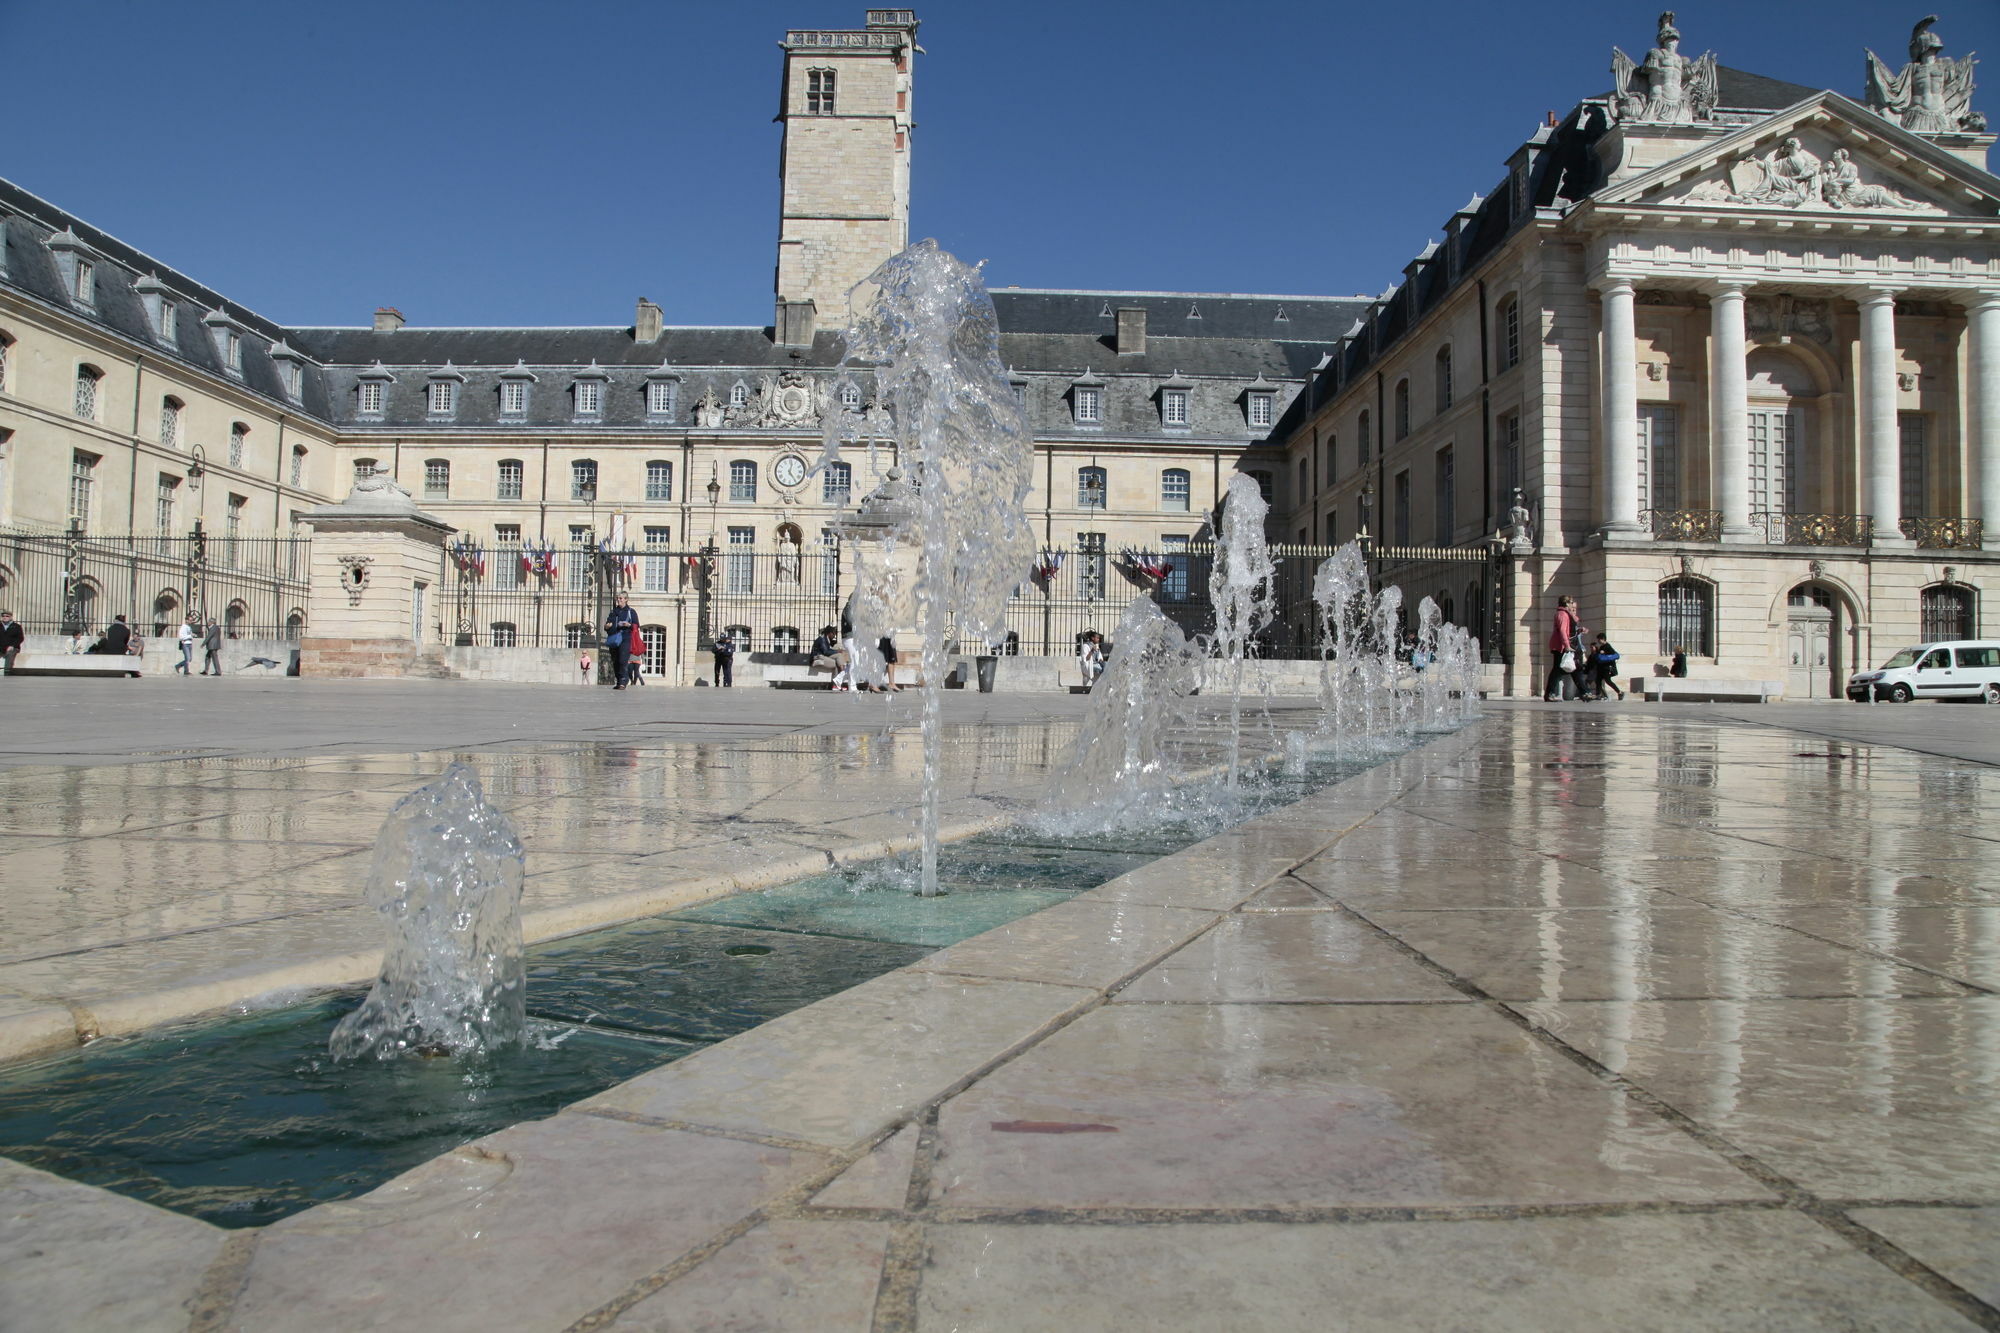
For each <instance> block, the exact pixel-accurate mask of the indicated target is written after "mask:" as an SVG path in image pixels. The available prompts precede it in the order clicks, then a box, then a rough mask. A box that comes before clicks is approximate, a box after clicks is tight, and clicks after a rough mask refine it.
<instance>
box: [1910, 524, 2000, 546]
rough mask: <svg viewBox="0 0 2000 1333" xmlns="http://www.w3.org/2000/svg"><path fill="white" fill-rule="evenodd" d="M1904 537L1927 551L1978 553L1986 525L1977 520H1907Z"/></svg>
mask: <svg viewBox="0 0 2000 1333" xmlns="http://www.w3.org/2000/svg"><path fill="white" fill-rule="evenodd" d="M1902 529H1903V535H1904V536H1905V537H1908V538H1909V539H1910V540H1911V541H1913V542H1915V543H1916V544H1917V546H1918V548H1919V549H1920V550H1925V551H1976V550H1978V549H1979V545H1980V543H1981V542H1982V541H1984V540H1985V538H1986V525H1985V524H1984V523H1982V522H1980V521H1979V520H1978V519H1976V518H1906V519H1904V520H1903V522H1902Z"/></svg>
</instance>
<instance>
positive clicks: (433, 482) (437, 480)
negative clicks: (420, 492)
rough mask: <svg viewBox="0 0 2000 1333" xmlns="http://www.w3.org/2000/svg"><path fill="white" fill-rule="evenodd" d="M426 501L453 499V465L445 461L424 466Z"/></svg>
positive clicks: (436, 460)
mask: <svg viewBox="0 0 2000 1333" xmlns="http://www.w3.org/2000/svg"><path fill="white" fill-rule="evenodd" d="M424 499H426V500H449V499H451V464H449V463H447V462H445V461H444V460H443V459H432V460H431V461H430V462H428V463H425V464H424Z"/></svg>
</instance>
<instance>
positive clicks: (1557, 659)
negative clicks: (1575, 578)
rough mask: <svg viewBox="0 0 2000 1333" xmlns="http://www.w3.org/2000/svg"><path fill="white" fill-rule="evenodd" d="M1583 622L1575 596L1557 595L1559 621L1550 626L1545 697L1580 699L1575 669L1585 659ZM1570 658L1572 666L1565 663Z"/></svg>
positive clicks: (1549, 700)
mask: <svg viewBox="0 0 2000 1333" xmlns="http://www.w3.org/2000/svg"><path fill="white" fill-rule="evenodd" d="M1584 633H1585V630H1584V628H1583V621H1582V620H1580V619H1578V617H1577V614H1576V598H1574V597H1558V598H1556V620H1555V624H1554V625H1552V626H1550V628H1549V678H1548V680H1547V681H1546V682H1545V683H1544V684H1543V686H1542V700H1543V701H1544V702H1545V703H1557V702H1559V701H1561V700H1563V699H1575V698H1579V697H1581V696H1582V694H1583V690H1582V688H1581V687H1580V686H1579V685H1578V684H1577V676H1576V669H1577V666H1578V665H1579V664H1580V663H1581V662H1582V660H1583V636H1584ZM1565 657H1567V658H1568V660H1569V665H1568V666H1566V667H1565V666H1564V665H1563V660H1564V658H1565Z"/></svg>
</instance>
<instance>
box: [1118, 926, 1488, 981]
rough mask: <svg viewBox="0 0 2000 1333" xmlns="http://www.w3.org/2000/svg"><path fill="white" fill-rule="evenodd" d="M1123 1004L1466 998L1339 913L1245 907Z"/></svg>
mask: <svg viewBox="0 0 2000 1333" xmlns="http://www.w3.org/2000/svg"><path fill="white" fill-rule="evenodd" d="M1116 999H1117V1001H1118V1002H1119V1003H1121V1004H1129V1003H1154V1004H1240V1003H1249V1002H1259V1001H1263V1002H1285V1003H1339V1002H1344V1001H1368V1002H1375V1003H1380V1002H1385V1001H1404V1002H1415V1003H1420V1002H1423V1001H1439V1002H1444V1003H1463V1002H1465V1000H1466V997H1465V996H1464V995H1462V994H1460V993H1459V992H1458V991H1457V990H1455V989H1453V988H1452V987H1451V986H1450V985H1449V984H1447V983H1446V982H1445V981H1444V980H1443V979H1442V978H1440V977H1438V976H1437V975H1435V974H1434V973H1432V972H1429V971H1426V970H1425V969H1424V968H1423V967H1422V966H1421V965H1419V964H1418V963H1416V962H1415V961H1414V960H1412V959H1411V958H1409V957H1408V956H1406V955H1405V954H1403V953H1401V952H1399V951H1398V950H1397V949H1395V948H1394V947H1393V946H1392V945H1390V944H1389V943H1388V942H1387V941H1386V940H1384V939H1382V937H1381V936H1380V935H1379V934H1378V933H1377V932H1376V931H1374V930H1371V929H1370V928H1369V927H1367V926H1366V925H1364V924H1362V923H1361V922H1359V921H1357V920H1355V919H1354V918H1352V917H1350V916H1348V915H1346V914H1344V913H1339V912H1328V911H1315V912H1300V911H1286V912H1271V911H1267V912H1261V913H1249V912H1245V913H1243V914H1241V915H1236V916H1231V917H1227V918H1225V919H1224V920H1222V921H1220V922H1218V923H1217V924H1216V926H1215V928H1214V929H1213V930H1210V931H1208V932H1207V933H1205V934H1203V935H1202V936H1200V937H1199V938H1198V939H1196V940H1195V941H1194V942H1193V943H1191V944H1189V945H1188V946H1187V947H1186V948H1183V949H1180V950H1178V951H1176V952H1175V953H1173V954H1171V955H1169V956H1168V957H1167V958H1165V959H1163V960H1162V961H1161V962H1160V963H1158V964H1157V965H1155V966H1153V967H1151V968H1148V969H1147V970H1146V971H1145V972H1144V973H1143V974H1142V975H1141V976H1139V977H1138V978H1137V979H1136V980H1134V981H1133V982H1132V984H1131V985H1129V986H1126V987H1125V988H1124V989H1123V990H1121V991H1119V992H1118V994H1117V997H1116Z"/></svg>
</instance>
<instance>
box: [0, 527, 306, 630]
mask: <svg viewBox="0 0 2000 1333" xmlns="http://www.w3.org/2000/svg"><path fill="white" fill-rule="evenodd" d="M309 547H310V542H309V540H308V539H307V538H304V537H275V536H259V537H245V536H242V535H241V534H238V533H225V534H223V535H222V536H219V537H218V536H217V535H216V534H214V533H211V532H208V531H206V530H204V529H203V528H202V527H201V525H199V524H197V525H196V526H195V529H194V531H193V532H191V533H189V534H187V535H186V536H182V537H174V536H164V535H161V534H157V533H143V534H115V535H106V534H100V533H85V532H83V531H81V530H79V529H76V528H72V529H70V530H69V531H68V532H58V533H49V532H29V531H22V530H14V529H0V606H5V607H6V608H7V609H8V610H11V611H12V612H13V613H14V617H15V619H17V620H19V621H20V622H21V625H22V627H23V628H24V629H25V630H26V631H27V632H28V633H30V634H72V635H74V634H97V633H102V632H103V629H104V626H105V625H106V624H107V623H109V622H110V621H111V619H112V618H113V617H115V616H120V615H122V616H124V617H125V618H126V621H127V623H129V624H130V625H131V626H132V627H133V631H134V632H135V633H138V634H141V635H160V634H171V633H173V632H174V631H176V630H177V629H179V627H180V622H181V618H182V617H183V616H187V617H190V618H192V619H194V620H196V621H206V620H207V619H209V618H210V617H213V618H214V619H215V620H216V621H218V622H219V623H220V624H221V625H222V626H223V630H224V633H226V634H227V635H228V636H229V637H230V638H232V639H296V638H298V637H300V636H301V635H302V634H303V633H304V630H305V623H306V587H307V584H306V576H307V567H308V561H307V555H308V551H309Z"/></svg>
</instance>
